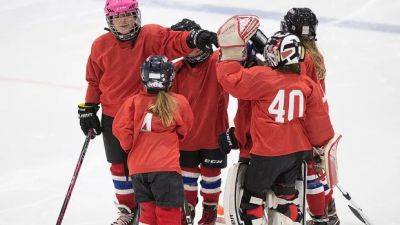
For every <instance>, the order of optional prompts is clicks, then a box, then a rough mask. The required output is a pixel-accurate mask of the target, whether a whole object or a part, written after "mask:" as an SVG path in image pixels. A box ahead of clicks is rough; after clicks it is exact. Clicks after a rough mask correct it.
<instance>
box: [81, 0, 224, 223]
mask: <svg viewBox="0 0 400 225" xmlns="http://www.w3.org/2000/svg"><path fill="white" fill-rule="evenodd" d="M105 16H106V20H107V23H108V29H109V30H110V32H108V33H106V34H103V35H101V36H100V37H98V38H97V39H96V40H95V41H94V43H93V45H92V48H91V53H90V56H89V59H88V61H87V67H86V80H87V82H88V87H87V91H86V99H85V103H84V104H81V105H79V111H78V112H79V118H80V125H81V128H82V130H83V132H84V133H85V134H87V133H88V131H89V129H94V131H95V133H96V135H99V134H100V133H103V140H104V147H105V151H106V157H107V161H108V162H109V163H111V167H110V170H111V174H112V180H113V183H114V187H115V192H116V197H117V200H118V205H117V206H118V208H119V210H120V211H121V212H120V216H119V217H118V218H117V220H116V221H115V222H114V223H113V224H116V225H124V224H129V223H130V222H129V221H130V220H131V219H132V218H133V217H134V213H133V212H134V211H135V207H136V204H135V202H134V194H133V189H132V185H131V182H130V181H129V180H127V179H126V172H125V171H126V169H125V167H126V166H124V164H125V162H126V154H125V152H124V151H123V150H122V148H121V146H120V144H119V142H118V140H117V139H116V138H115V136H114V135H113V134H112V132H111V131H112V129H111V127H112V123H113V120H114V116H115V114H116V112H117V110H118V108H119V106H120V105H121V104H122V103H123V101H124V100H125V99H126V98H127V97H128V96H130V95H133V94H137V93H139V91H140V90H142V89H143V87H142V85H141V81H140V66H141V64H142V63H143V62H144V60H145V59H146V58H147V57H148V56H150V55H154V54H162V55H166V56H167V57H169V58H171V59H173V58H177V57H181V56H184V55H187V54H189V53H190V52H191V51H192V49H194V48H200V49H207V48H211V46H210V45H211V43H213V42H216V35H215V34H214V33H212V32H209V31H205V30H197V31H194V32H190V33H189V32H175V31H172V30H170V29H167V28H164V27H161V26H159V25H154V24H151V25H144V26H141V16H140V10H139V8H138V1H137V0H107V1H106V5H105ZM100 104H101V107H102V117H101V122H100V120H99V118H98V117H97V115H96V112H97V111H98V109H99V105H100ZM126 221H128V222H126Z"/></svg>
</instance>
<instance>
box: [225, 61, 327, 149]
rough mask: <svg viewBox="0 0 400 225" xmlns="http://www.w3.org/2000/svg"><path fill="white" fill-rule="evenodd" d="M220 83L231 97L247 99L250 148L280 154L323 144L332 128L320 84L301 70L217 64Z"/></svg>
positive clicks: (229, 63)
mask: <svg viewBox="0 0 400 225" xmlns="http://www.w3.org/2000/svg"><path fill="white" fill-rule="evenodd" d="M217 75H218V80H219V82H220V84H221V85H222V86H223V87H224V89H225V90H226V91H228V92H229V93H230V94H232V95H233V96H235V97H237V98H239V99H243V100H252V101H253V102H252V103H251V105H252V107H251V114H252V116H251V125H250V133H251V137H252V139H253V147H252V149H251V153H252V154H255V155H261V156H280V155H288V154H291V153H295V152H300V151H305V150H311V149H312V147H313V146H322V145H324V144H325V143H326V142H327V141H329V139H330V138H332V137H333V135H334V132H333V128H332V125H331V122H330V119H329V115H328V112H327V110H326V107H325V106H324V101H323V96H322V93H321V89H320V87H318V85H317V84H316V83H315V82H313V81H312V80H311V79H310V78H309V77H307V76H306V75H305V74H301V75H299V74H284V73H281V72H279V71H277V70H273V69H271V68H269V67H265V66H255V67H252V68H248V69H245V68H243V67H242V66H241V65H240V63H239V62H236V61H223V62H218V63H217Z"/></svg>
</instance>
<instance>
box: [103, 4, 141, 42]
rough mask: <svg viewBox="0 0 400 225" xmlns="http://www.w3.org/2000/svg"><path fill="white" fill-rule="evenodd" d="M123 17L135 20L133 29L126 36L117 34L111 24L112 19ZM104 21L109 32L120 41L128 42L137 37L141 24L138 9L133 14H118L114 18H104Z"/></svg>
mask: <svg viewBox="0 0 400 225" xmlns="http://www.w3.org/2000/svg"><path fill="white" fill-rule="evenodd" d="M124 16H133V17H134V18H135V27H134V28H133V29H132V30H131V31H130V32H129V33H127V34H121V33H119V32H118V31H117V30H116V29H115V26H114V24H113V22H112V21H113V19H114V18H119V17H124ZM106 20H107V24H108V28H110V30H111V32H112V33H113V34H114V35H115V37H116V38H117V39H118V40H120V41H128V40H132V39H135V38H136V37H137V35H138V34H139V31H140V28H141V24H142V18H141V14H140V10H139V9H136V10H135V11H133V12H127V13H122V14H118V15H115V16H106Z"/></svg>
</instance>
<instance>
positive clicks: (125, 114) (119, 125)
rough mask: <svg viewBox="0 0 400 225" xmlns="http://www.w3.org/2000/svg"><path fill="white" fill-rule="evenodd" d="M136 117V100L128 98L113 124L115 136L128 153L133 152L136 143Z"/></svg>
mask: <svg viewBox="0 0 400 225" xmlns="http://www.w3.org/2000/svg"><path fill="white" fill-rule="evenodd" d="M134 115H135V106H134V98H128V99H127V100H126V101H125V102H124V104H122V106H121V108H120V109H119V110H118V112H117V114H116V115H115V118H114V122H113V127H112V129H113V134H114V135H115V137H117V139H118V140H119V142H120V144H121V147H122V149H124V151H126V152H129V151H130V150H131V148H132V143H133V141H134V140H133V137H134V135H133V134H134V130H133V129H134Z"/></svg>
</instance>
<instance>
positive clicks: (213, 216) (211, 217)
mask: <svg viewBox="0 0 400 225" xmlns="http://www.w3.org/2000/svg"><path fill="white" fill-rule="evenodd" d="M216 221H217V206H216V205H203V215H202V217H201V219H200V221H199V225H215V222H216Z"/></svg>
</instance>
